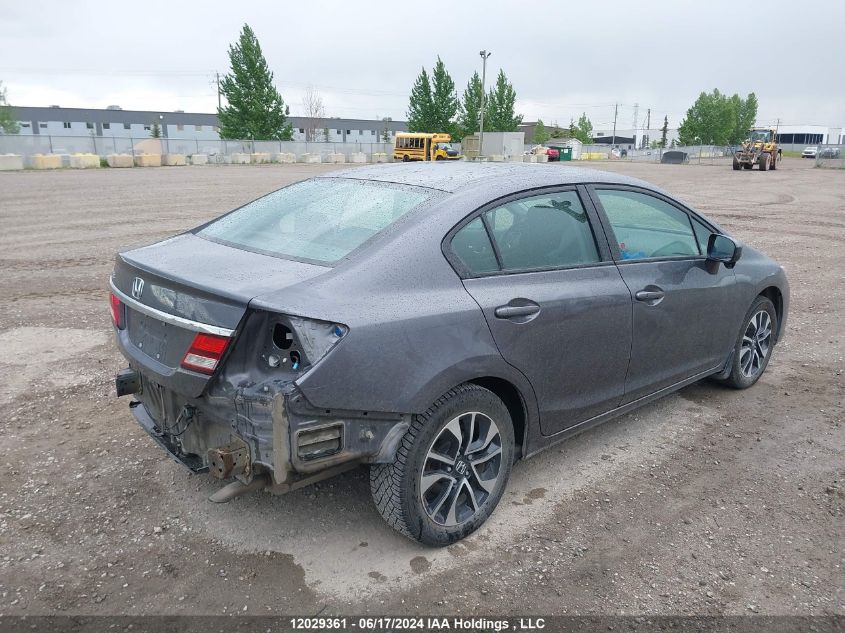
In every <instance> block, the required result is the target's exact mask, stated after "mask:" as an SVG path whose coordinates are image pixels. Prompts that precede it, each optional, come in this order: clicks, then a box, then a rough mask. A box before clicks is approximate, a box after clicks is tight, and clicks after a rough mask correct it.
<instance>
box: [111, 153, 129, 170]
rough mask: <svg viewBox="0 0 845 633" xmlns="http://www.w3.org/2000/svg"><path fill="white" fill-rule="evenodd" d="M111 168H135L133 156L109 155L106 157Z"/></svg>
mask: <svg viewBox="0 0 845 633" xmlns="http://www.w3.org/2000/svg"><path fill="white" fill-rule="evenodd" d="M106 162H107V163H108V165H109V167H134V166H135V162H134V161H133V160H132V155H131V154H109V155H108V156H106Z"/></svg>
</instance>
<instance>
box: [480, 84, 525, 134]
mask: <svg viewBox="0 0 845 633" xmlns="http://www.w3.org/2000/svg"><path fill="white" fill-rule="evenodd" d="M515 104H516V91H515V90H514V89H513V86H512V85H511V83H510V82H509V81H508V78H507V76H506V75H505V71H503V70H499V76H498V77H497V78H496V84H495V85H494V86H493V87H492V88H490V93H489V95H488V96H487V103H486V104H485V112H484V129H485V131H490V132H516V130H517V128H518V127H519V124H520V123H522V115H521V114H516V112H515V110H514V108H515Z"/></svg>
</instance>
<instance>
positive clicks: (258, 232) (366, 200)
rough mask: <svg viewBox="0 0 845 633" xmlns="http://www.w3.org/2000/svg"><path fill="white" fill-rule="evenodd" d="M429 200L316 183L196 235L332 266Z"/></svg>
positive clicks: (389, 189)
mask: <svg viewBox="0 0 845 633" xmlns="http://www.w3.org/2000/svg"><path fill="white" fill-rule="evenodd" d="M430 195H431V192H429V191H427V190H425V189H417V188H411V187H402V186H398V185H391V184H383V183H375V182H368V181H362V180H344V179H340V178H338V179H334V178H316V179H313V180H306V181H304V182H300V183H296V184H294V185H291V186H290V187H285V188H284V189H279V190H278V191H275V192H273V193H271V194H269V195H267V196H264V197H263V198H259V199H258V200H255V201H253V202H250V203H249V204H246V205H244V206H243V207H241V208H240V209H237V210H236V211H233V212H232V213H229V214H228V215H224V216H223V217H221V218H219V219H217V220H214V221H213V222H211V223H210V224H207V225H206V226H204V227H202V228H201V229H199V230H198V231H197V232H196V234H197V235H199V236H200V237H204V238H206V239H210V240H213V241H216V242H222V243H224V244H227V245H229V246H234V247H236V248H242V249H244V250H250V251H256V252H259V253H266V254H268V255H274V256H278V257H288V258H292V259H300V260H305V261H311V262H317V263H322V264H333V263H335V262H337V261H338V260H339V259H341V258H343V257H345V256H346V255H348V254H349V253H350V252H351V251H353V250H355V249H356V248H357V247H358V246H360V245H361V244H363V243H364V242H365V241H367V240H368V239H369V238H371V237H372V236H374V235H376V234H377V233H378V232H380V231H382V230H384V229H385V228H386V227H388V226H389V225H391V224H393V223H394V222H396V220H398V219H399V218H401V217H402V216H403V215H405V214H406V213H407V212H408V211H410V210H411V209H413V208H414V207H417V206H419V205H420V204H422V203H423V202H425V201H426V200H427V199H428V198H429V196H430Z"/></svg>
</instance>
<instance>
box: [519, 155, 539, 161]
mask: <svg viewBox="0 0 845 633" xmlns="http://www.w3.org/2000/svg"><path fill="white" fill-rule="evenodd" d="M522 158H523V160H524V161H525V162H526V163H536V162H537V154H529V155H528V156H523V157H522Z"/></svg>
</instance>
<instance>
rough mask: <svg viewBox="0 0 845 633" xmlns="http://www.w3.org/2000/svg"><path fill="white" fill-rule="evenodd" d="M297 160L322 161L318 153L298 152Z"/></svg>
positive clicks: (307, 161) (305, 161)
mask: <svg viewBox="0 0 845 633" xmlns="http://www.w3.org/2000/svg"><path fill="white" fill-rule="evenodd" d="M299 160H301V161H302V162H303V163H322V162H323V157H322V156H321V155H320V154H309V153H305V154H300V156H299Z"/></svg>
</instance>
